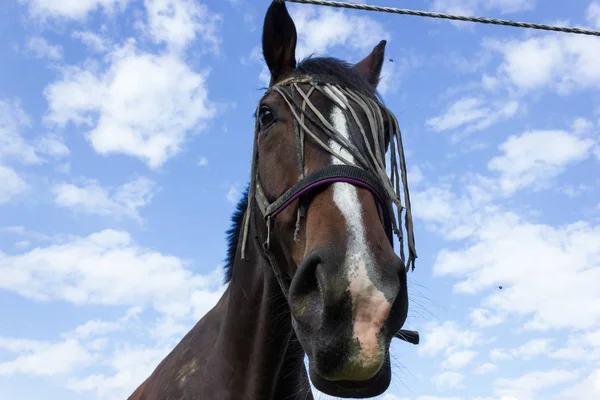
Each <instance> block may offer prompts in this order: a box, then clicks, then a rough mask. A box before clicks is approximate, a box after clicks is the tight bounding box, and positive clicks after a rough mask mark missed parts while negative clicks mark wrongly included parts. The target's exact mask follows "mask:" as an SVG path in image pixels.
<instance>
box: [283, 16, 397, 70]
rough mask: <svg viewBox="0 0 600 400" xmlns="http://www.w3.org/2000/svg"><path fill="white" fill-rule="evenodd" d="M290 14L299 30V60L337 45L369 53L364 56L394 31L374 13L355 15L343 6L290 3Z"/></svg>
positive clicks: (297, 54)
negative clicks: (319, 7)
mask: <svg viewBox="0 0 600 400" xmlns="http://www.w3.org/2000/svg"><path fill="white" fill-rule="evenodd" d="M290 14H291V16H292V18H293V19H294V23H295V24H296V31H297V32H298V44H297V47H296V58H297V59H298V60H300V59H302V58H304V57H306V56H308V55H310V54H312V53H315V54H317V55H324V54H325V53H326V52H327V51H328V50H329V49H331V48H332V47H334V46H345V47H348V48H350V49H352V50H358V51H361V52H363V53H365V54H364V55H359V56H360V58H362V57H365V56H366V55H367V54H368V53H369V52H370V51H371V50H372V49H373V47H375V45H377V43H379V41H381V40H383V39H389V38H390V34H389V33H388V32H386V31H385V29H384V28H383V26H382V25H381V24H380V23H379V22H378V21H376V20H374V19H372V18H370V17H364V16H356V15H351V14H349V13H347V12H345V11H342V10H332V9H329V8H325V7H323V8H321V9H317V8H316V7H290ZM356 61H358V60H356Z"/></svg>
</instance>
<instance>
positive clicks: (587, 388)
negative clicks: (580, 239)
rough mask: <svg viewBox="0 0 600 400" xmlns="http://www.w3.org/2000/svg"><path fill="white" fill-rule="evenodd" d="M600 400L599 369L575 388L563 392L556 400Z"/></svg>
mask: <svg viewBox="0 0 600 400" xmlns="http://www.w3.org/2000/svg"><path fill="white" fill-rule="evenodd" d="M598 398H600V369H596V370H594V371H592V373H591V374H590V375H589V376H588V377H587V378H586V379H584V380H583V381H581V382H579V383H577V384H576V385H575V386H573V387H571V388H569V389H566V390H564V391H563V392H562V393H560V394H559V395H558V396H556V399H557V400H596V399H598Z"/></svg>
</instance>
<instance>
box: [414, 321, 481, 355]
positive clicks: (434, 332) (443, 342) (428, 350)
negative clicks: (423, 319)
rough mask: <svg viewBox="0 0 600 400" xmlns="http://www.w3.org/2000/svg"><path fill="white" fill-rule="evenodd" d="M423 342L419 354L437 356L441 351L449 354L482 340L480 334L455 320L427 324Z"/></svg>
mask: <svg viewBox="0 0 600 400" xmlns="http://www.w3.org/2000/svg"><path fill="white" fill-rule="evenodd" d="M425 331H426V333H425V334H423V338H424V340H423V344H422V345H420V346H419V350H418V352H419V354H423V355H427V356H435V355H437V354H438V353H439V352H441V351H445V352H446V353H447V354H448V353H449V352H452V351H456V350H458V349H465V348H469V347H472V346H474V345H475V344H477V343H478V342H479V341H480V334H479V333H477V332H473V331H470V330H467V329H464V328H461V327H460V326H459V325H458V324H457V323H456V322H454V321H446V322H444V323H442V324H437V323H433V322H432V323H429V324H427V326H425Z"/></svg>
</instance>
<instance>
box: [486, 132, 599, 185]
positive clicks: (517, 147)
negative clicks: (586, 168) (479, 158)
mask: <svg viewBox="0 0 600 400" xmlns="http://www.w3.org/2000/svg"><path fill="white" fill-rule="evenodd" d="M583 125H585V124H583ZM581 127H582V120H576V122H575V123H574V124H573V129H572V131H571V132H567V131H563V130H531V131H527V132H524V133H523V134H521V135H519V136H514V135H513V136H510V137H509V138H508V139H507V140H506V141H505V142H504V143H502V144H501V145H500V146H499V148H500V150H501V151H502V152H503V154H502V155H501V156H498V157H495V158H493V159H491V160H490V162H489V163H488V167H489V169H490V170H492V171H496V172H498V173H499V174H500V177H499V180H500V185H501V187H502V189H503V190H504V192H505V193H506V194H512V193H513V192H514V191H515V190H517V189H520V188H523V187H534V188H540V187H545V186H546V185H547V183H548V181H549V180H550V179H552V178H554V177H555V176H556V175H558V174H560V173H561V172H563V171H564V170H565V168H566V167H567V166H569V165H570V164H573V163H575V162H578V161H582V160H584V159H585V158H587V157H589V156H590V153H591V150H592V147H593V145H594V143H595V141H594V139H592V138H590V137H586V136H585V135H584V133H585V131H586V130H587V129H584V131H583V132H581Z"/></svg>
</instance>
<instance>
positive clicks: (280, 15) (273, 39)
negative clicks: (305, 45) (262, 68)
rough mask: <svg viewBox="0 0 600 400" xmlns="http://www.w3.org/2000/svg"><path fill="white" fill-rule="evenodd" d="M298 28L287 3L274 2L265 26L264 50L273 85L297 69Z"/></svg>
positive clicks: (266, 17) (275, 0) (267, 15)
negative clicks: (287, 73)
mask: <svg viewBox="0 0 600 400" xmlns="http://www.w3.org/2000/svg"><path fill="white" fill-rule="evenodd" d="M296 41H297V34H296V26H295V25H294V21H293V20H292V17H290V14H289V13H288V10H287V8H286V6H285V2H279V1H277V0H274V1H273V2H272V3H271V5H270V6H269V9H268V10H267V14H266V15H265V22H264V25H263V35H262V48H263V56H264V57H265V61H266V62H267V67H269V71H271V85H272V84H273V83H275V82H276V81H277V80H278V79H279V78H280V77H281V76H282V75H283V74H285V73H286V72H289V71H291V70H293V69H294V68H296Z"/></svg>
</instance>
